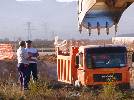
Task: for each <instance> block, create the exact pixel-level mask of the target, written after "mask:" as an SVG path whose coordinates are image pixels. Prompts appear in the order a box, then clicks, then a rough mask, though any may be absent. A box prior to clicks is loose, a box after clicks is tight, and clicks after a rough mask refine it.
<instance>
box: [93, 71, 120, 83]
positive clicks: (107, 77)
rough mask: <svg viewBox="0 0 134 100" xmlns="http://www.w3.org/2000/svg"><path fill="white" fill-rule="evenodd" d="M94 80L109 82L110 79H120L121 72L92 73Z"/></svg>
mask: <svg viewBox="0 0 134 100" xmlns="http://www.w3.org/2000/svg"><path fill="white" fill-rule="evenodd" d="M93 79H94V82H111V81H121V80H122V74H121V73H114V74H94V75H93Z"/></svg>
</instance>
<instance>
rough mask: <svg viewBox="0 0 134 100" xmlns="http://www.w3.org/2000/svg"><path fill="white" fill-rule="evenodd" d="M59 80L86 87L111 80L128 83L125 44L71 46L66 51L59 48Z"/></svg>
mask: <svg viewBox="0 0 134 100" xmlns="http://www.w3.org/2000/svg"><path fill="white" fill-rule="evenodd" d="M57 75H58V81H61V82H65V83H69V84H74V83H75V82H76V81H77V82H79V83H80V84H81V85H84V86H94V85H103V84H106V83H107V82H109V81H111V80H113V79H114V80H116V81H115V82H116V83H117V84H125V85H127V86H129V82H130V75H129V67H128V65H127V50H126V47H124V46H112V45H107V46H100V45H89V46H80V47H71V49H70V52H68V53H64V52H62V51H61V50H60V49H59V48H58V49H57Z"/></svg>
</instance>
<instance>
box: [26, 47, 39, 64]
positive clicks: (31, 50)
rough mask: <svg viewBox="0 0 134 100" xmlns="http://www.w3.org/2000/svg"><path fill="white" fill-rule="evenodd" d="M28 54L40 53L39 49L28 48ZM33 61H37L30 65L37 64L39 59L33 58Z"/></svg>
mask: <svg viewBox="0 0 134 100" xmlns="http://www.w3.org/2000/svg"><path fill="white" fill-rule="evenodd" d="M26 51H27V53H31V54H35V53H38V51H37V49H35V48H33V47H31V48H26ZM31 59H33V60H35V61H29V63H37V57H31Z"/></svg>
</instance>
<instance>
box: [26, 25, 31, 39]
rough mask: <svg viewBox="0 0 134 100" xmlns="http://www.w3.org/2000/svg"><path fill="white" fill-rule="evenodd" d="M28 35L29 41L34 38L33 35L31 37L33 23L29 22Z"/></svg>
mask: <svg viewBox="0 0 134 100" xmlns="http://www.w3.org/2000/svg"><path fill="white" fill-rule="evenodd" d="M27 34H28V37H27V39H28V40H30V39H31V38H32V35H31V22H27Z"/></svg>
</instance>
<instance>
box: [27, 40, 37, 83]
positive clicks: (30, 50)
mask: <svg viewBox="0 0 134 100" xmlns="http://www.w3.org/2000/svg"><path fill="white" fill-rule="evenodd" d="M26 51H27V52H28V55H29V56H30V57H31V59H32V60H30V61H29V68H30V73H31V72H32V78H33V80H34V81H37V79H38V76H37V57H38V56H39V53H38V51H37V49H36V48H33V47H32V41H30V40H28V41H26Z"/></svg>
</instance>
